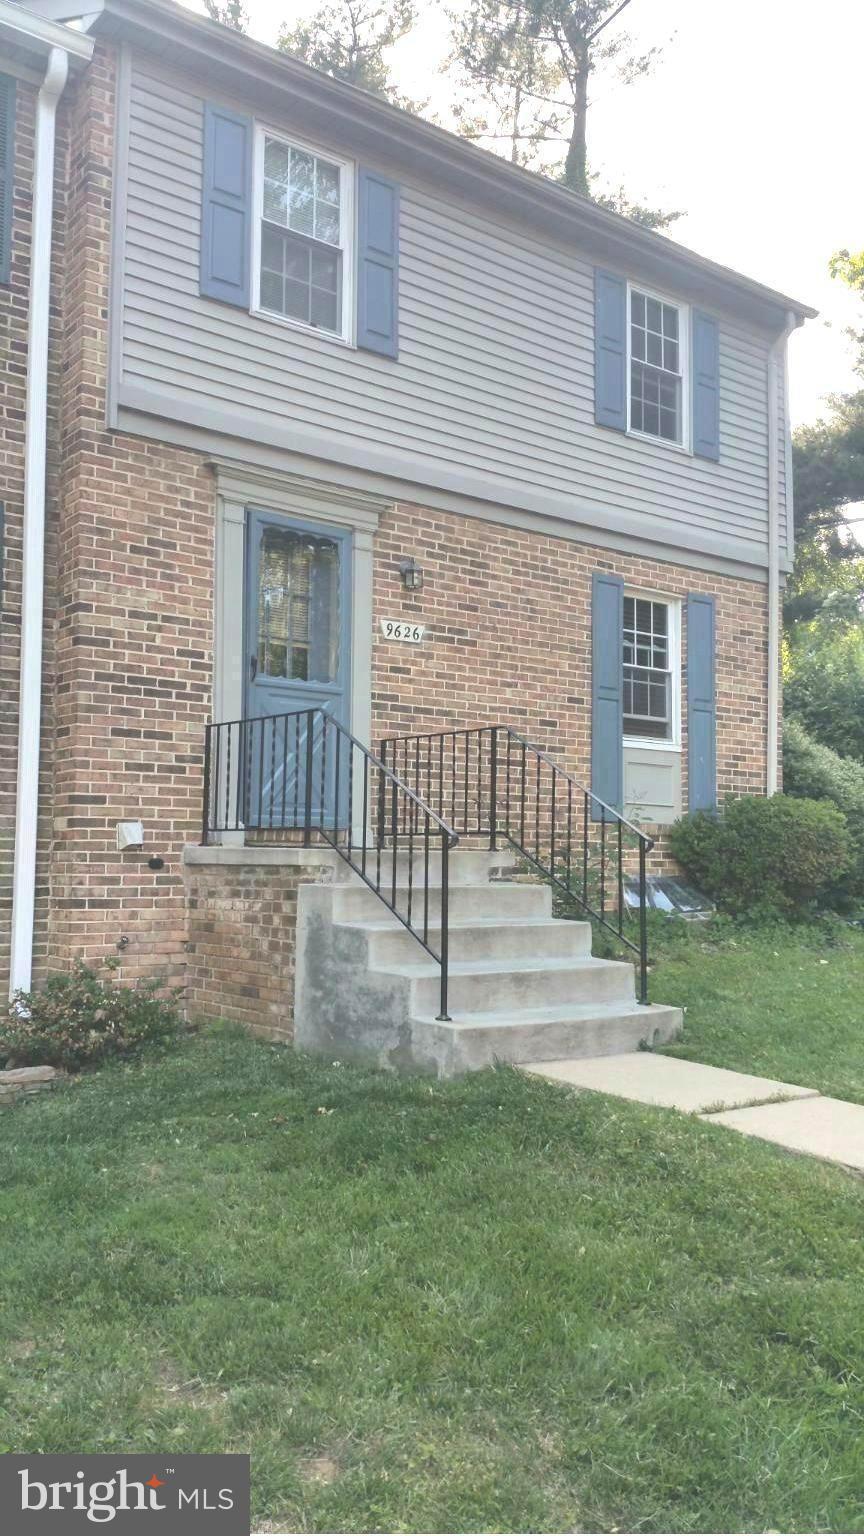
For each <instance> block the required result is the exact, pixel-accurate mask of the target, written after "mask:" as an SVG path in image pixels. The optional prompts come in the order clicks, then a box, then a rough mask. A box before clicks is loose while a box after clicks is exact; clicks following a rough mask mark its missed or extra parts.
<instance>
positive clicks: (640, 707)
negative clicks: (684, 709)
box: [624, 593, 680, 745]
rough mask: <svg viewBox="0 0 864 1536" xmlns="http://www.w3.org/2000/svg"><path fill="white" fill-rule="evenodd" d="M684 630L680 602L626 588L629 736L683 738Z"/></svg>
mask: <svg viewBox="0 0 864 1536" xmlns="http://www.w3.org/2000/svg"><path fill="white" fill-rule="evenodd" d="M679 632H680V614H679V607H678V604H677V603H674V602H664V601H662V600H660V599H657V598H653V597H640V596H637V595H635V594H634V595H632V596H631V595H629V594H627V593H625V595H624V735H625V737H636V738H639V739H643V740H644V739H648V740H650V741H658V742H659V741H664V742H668V743H670V744H671V745H675V744H676V743H677V741H678V737H679V729H678V712H679V677H680V659H679V657H680V641H679Z"/></svg>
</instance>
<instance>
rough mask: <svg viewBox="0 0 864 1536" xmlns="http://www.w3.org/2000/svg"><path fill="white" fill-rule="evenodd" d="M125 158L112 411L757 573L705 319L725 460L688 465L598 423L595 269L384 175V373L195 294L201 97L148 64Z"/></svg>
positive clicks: (748, 366)
mask: <svg viewBox="0 0 864 1536" xmlns="http://www.w3.org/2000/svg"><path fill="white" fill-rule="evenodd" d="M240 105H241V106H242V103H240ZM286 127H288V128H290V125H286ZM297 131H298V132H299V131H300V129H299V127H298V128H297ZM329 147H334V148H336V149H338V146H329ZM128 154H129V165H128V188H127V201H126V240H125V249H124V252H123V277H122V293H121V302H120V310H121V327H122V331H121V338H120V340H119V366H118V377H117V379H116V381H115V389H116V400H117V403H118V404H119V405H120V406H124V405H125V406H127V407H132V408H137V409H139V410H140V409H146V408H147V402H148V401H151V400H152V402H153V410H154V414H162V415H167V416H173V417H175V418H176V419H177V420H181V421H185V422H190V423H192V424H193V425H204V426H207V425H209V424H210V423H211V422H216V421H217V420H218V421H219V422H220V423H222V424H224V422H225V420H226V417H230V422H231V431H232V432H233V434H234V435H235V436H236V437H240V438H244V437H245V438H248V439H251V440H254V441H257V442H267V443H273V444H276V445H277V446H281V447H286V448H289V449H291V448H296V449H297V451H298V452H301V451H302V452H306V453H313V454H314V453H315V452H318V451H319V450H320V452H319V456H322V457H326V458H327V459H328V460H331V461H332V462H334V464H338V463H340V462H341V463H345V464H351V465H360V466H361V467H371V468H373V469H375V470H377V471H378V472H380V473H381V474H382V475H384V476H386V475H387V474H388V473H392V475H393V476H394V477H397V478H400V479H401V480H403V481H404V479H405V478H406V476H407V478H409V479H410V480H411V481H413V482H415V483H416V484H417V485H418V486H422V485H423V484H428V485H429V486H430V487H434V486H436V485H440V486H444V487H445V488H449V489H452V490H458V489H462V490H463V491H464V494H466V495H472V496H476V495H477V494H478V488H480V490H479V494H481V495H482V496H485V497H487V498H488V499H489V500H490V501H494V502H495V503H498V504H500V505H503V506H514V507H520V506H526V507H528V506H530V505H532V498H534V500H535V501H536V502H537V505H538V506H539V504H540V503H539V500H538V498H542V506H543V508H546V509H548V510H549V511H550V512H551V511H554V514H555V515H556V516H558V517H563V518H568V519H570V520H572V521H574V522H580V523H583V524H584V523H585V522H586V520H587V521H589V522H591V523H593V524H594V525H595V526H596V527H597V528H598V530H602V529H603V527H604V526H605V525H606V524H607V523H608V525H609V526H610V527H613V526H616V525H617V526H619V527H620V526H622V519H623V520H626V521H627V524H628V526H632V524H633V521H634V520H636V522H638V528H639V536H640V540H644V541H645V542H646V543H648V544H654V545H656V544H658V543H659V544H661V545H665V546H672V551H670V554H671V553H672V552H673V551H674V546H675V544H676V542H678V541H679V540H680V541H683V542H684V543H685V544H686V545H687V546H688V547H689V548H691V549H692V548H693V544H694V539H696V540H697V541H698V540H699V539H700V538H703V539H704V541H705V543H706V547H710V548H711V549H712V550H714V551H715V553H716V552H720V553H723V552H728V555H729V558H730V559H736V560H738V561H743V562H746V563H748V564H752V565H757V566H758V565H764V563H765V557H766V545H767V533H766V487H767V411H766V365H767V353H768V343H767V340H766V339H765V338H763V337H762V336H760V335H759V334H758V333H755V332H748V330H747V328H746V326H744V325H743V324H738V323H736V322H735V321H734V320H732V319H731V318H728V317H727V318H722V317H721V330H720V372H721V378H720V384H721V391H720V400H721V403H720V462H719V464H714V463H710V462H707V461H705V460H700V459H694V458H693V457H691V456H690V455H689V454H686V453H684V452H681V451H677V450H676V449H674V448H670V447H668V446H664V445H661V444H657V445H655V444H653V443H645V442H641V441H638V440H635V439H633V438H628V437H625V436H624V435H622V434H619V433H615V432H611V431H607V430H604V429H602V428H599V427H597V426H595V423H594V403H593V388H594V374H593V369H594V362H593V308H594V298H593V268H592V265H591V264H590V263H589V262H588V261H586V260H582V259H580V258H579V256H578V255H576V254H574V253H573V252H572V251H568V250H566V249H564V248H563V247H556V246H553V245H551V244H549V243H541V242H540V241H538V240H536V239H534V238H532V237H531V235H530V234H528V233H526V232H525V231H524V230H522V229H516V228H513V229H511V228H508V227H507V226H506V225H504V224H503V223H500V222H499V223H493V222H491V221H490V218H489V217H488V216H487V214H486V212H485V211H483V212H480V213H476V212H475V211H473V210H472V209H471V208H469V207H465V206H457V205H455V204H454V203H453V202H444V201H442V200H441V198H439V197H438V196H436V194H435V192H434V190H432V189H431V188H429V187H426V186H420V185H413V184H406V179H405V177H404V175H403V176H401V177H400V180H401V183H402V221H401V247H400V262H401V272H400V315H399V328H400V347H399V358H398V361H395V362H394V361H391V360H389V359H384V358H379V357H376V356H374V355H372V354H370V353H366V352H358V351H356V350H354V349H353V348H349V347H346V346H344V345H341V344H339V343H338V342H336V341H333V340H330V339H328V338H325V337H321V336H316V335H314V334H311V333H307V332H304V331H302V330H298V329H296V328H293V327H290V326H286V325H284V324H283V323H280V322H279V321H277V320H273V319H270V318H267V317H262V316H257V315H255V316H252V315H249V314H247V313H245V312H244V311H241V310H239V309H232V308H230V307H229V306H227V305H222V304H218V303H215V302H213V301H210V300H208V299H205V298H202V297H200V295H199V291H198V269H199V238H200V201H201V171H202V98H201V94H200V93H199V94H196V93H195V92H194V91H193V90H191V89H187V88H186V86H185V85H184V83H183V82H182V81H181V80H179V79H176V78H170V79H168V78H165V77H164V76H163V75H162V72H161V68H160V70H159V74H158V75H157V73H156V71H155V69H154V68H153V66H151V65H150V64H149V62H148V61H146V60H144V59H143V58H142V59H141V60H140V61H139V60H133V65H132V75H131V116H130V129H129V151H128ZM380 169H381V170H382V171H386V170H388V169H389V168H388V167H386V166H382V167H380ZM634 275H635V274H634ZM316 445H318V446H317V448H316ZM780 459H781V466H782V465H783V464H784V462H785V455H784V454H783V453H781V455H780ZM462 481H464V485H461V484H460V482H462Z"/></svg>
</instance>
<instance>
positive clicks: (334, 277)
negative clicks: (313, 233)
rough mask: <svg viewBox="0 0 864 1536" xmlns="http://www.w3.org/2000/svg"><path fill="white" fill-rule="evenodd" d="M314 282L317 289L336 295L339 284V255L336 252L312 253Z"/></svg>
mask: <svg viewBox="0 0 864 1536" xmlns="http://www.w3.org/2000/svg"><path fill="white" fill-rule="evenodd" d="M312 281H313V283H314V284H315V286H316V287H317V288H326V289H327V291H328V293H335V292H336V289H337V286H338V282H339V254H338V252H336V251H313V252H312Z"/></svg>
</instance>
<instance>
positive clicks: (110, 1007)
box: [0, 960, 181, 1071]
mask: <svg viewBox="0 0 864 1536" xmlns="http://www.w3.org/2000/svg"><path fill="white" fill-rule="evenodd" d="M116 966H117V961H116V960H114V961H108V962H106V966H105V970H106V971H107V972H108V975H107V976H105V977H104V978H103V977H101V976H100V975H99V974H98V972H97V971H94V970H92V969H91V967H90V966H87V965H84V964H83V962H82V961H80V960H79V961H77V962H76V964H75V967H74V969H73V970H72V971H71V973H69V974H65V973H63V974H59V975H56V976H51V977H49V979H48V980H47V981H46V983H45V986H44V987H43V988H42V990H41V992H17V993H16V994H15V996H14V998H13V1000H12V1003H11V1006H10V1008H9V1012H8V1014H7V1016H6V1018H5V1019H3V1020H0V1059H4V1058H5V1060H6V1061H7V1063H14V1065H15V1066H19V1067H25V1066H52V1067H64V1068H66V1070H67V1071H76V1070H77V1069H78V1068H79V1067H88V1066H95V1065H96V1064H97V1063H99V1062H102V1061H106V1060H108V1059H109V1058H110V1057H126V1056H132V1055H134V1054H135V1053H136V1052H137V1051H139V1050H141V1049H142V1047H144V1046H167V1045H170V1044H171V1043H172V1042H173V1041H174V1040H176V1038H177V1036H178V1034H179V1031H180V1027H181V1026H180V1015H179V1013H178V1010H177V1006H176V1004H177V998H178V996H179V993H177V992H175V993H173V994H172V995H171V996H170V998H167V999H166V998H164V997H159V996H158V995H157V994H158V992H159V990H160V983H159V982H158V981H139V982H137V983H136V985H135V986H133V987H125V986H121V985H119V984H117V983H115V982H114V981H113V980H112V978H111V972H112V971H113V970H115V969H116Z"/></svg>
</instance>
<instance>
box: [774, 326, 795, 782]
mask: <svg viewBox="0 0 864 1536" xmlns="http://www.w3.org/2000/svg"><path fill="white" fill-rule="evenodd" d="M799 324H800V321H799V320H798V318H797V316H796V315H795V314H794V313H793V311H792V310H791V309H790V310H787V313H786V324H785V326H784V328H783V330H782V331H781V333H780V335H779V336H778V337H777V339H776V341H774V342H773V343H772V346H771V351H770V353H769V355H768V736H767V754H768V761H767V765H766V773H765V792H766V794H768V795H776V793H777V790H778V787H779V781H780V778H779V755H780V636H781V598H780V510H781V509H780V449H779V443H778V436H779V428H780V411H779V396H780V369H779V364H780V363H781V362H783V364H784V367H783V390H784V402H788V395H787V393H786V375H787V373H788V368H787V366H786V346H787V342H788V340H789V337H790V336H791V334H792V332H793V331H794V330H795V328H796V326H798V325H799ZM784 424H785V429H786V432H787V433H788V431H789V408H788V403H786V405H785V415H784ZM786 476H787V485H786V507H787V516H791V509H792V484H791V475H790V471H789V462H788V455H787V456H786Z"/></svg>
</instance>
